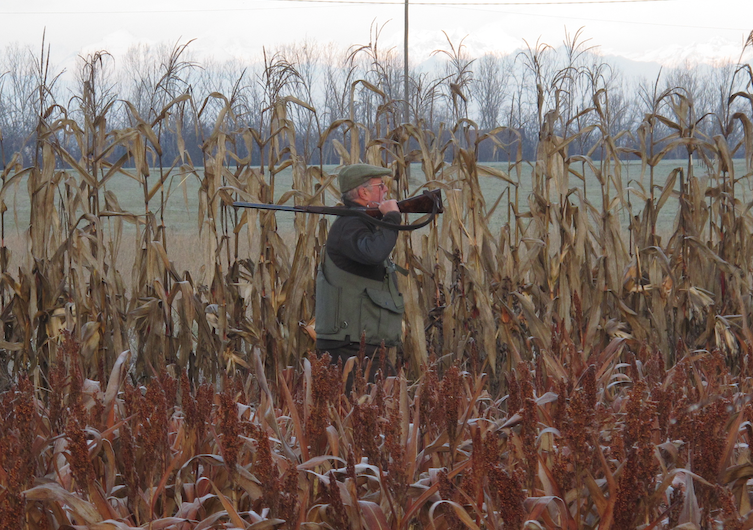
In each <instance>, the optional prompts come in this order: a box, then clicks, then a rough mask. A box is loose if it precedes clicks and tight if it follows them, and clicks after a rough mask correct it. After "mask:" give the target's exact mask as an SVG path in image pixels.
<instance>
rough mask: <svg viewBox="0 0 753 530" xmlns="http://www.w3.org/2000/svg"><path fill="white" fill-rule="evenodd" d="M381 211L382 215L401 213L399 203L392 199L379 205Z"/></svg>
mask: <svg viewBox="0 0 753 530" xmlns="http://www.w3.org/2000/svg"><path fill="white" fill-rule="evenodd" d="M379 211H380V212H382V215H386V214H387V213H388V212H399V211H400V208H398V207H397V201H396V200H395V199H390V200H387V201H382V202H380V203H379Z"/></svg>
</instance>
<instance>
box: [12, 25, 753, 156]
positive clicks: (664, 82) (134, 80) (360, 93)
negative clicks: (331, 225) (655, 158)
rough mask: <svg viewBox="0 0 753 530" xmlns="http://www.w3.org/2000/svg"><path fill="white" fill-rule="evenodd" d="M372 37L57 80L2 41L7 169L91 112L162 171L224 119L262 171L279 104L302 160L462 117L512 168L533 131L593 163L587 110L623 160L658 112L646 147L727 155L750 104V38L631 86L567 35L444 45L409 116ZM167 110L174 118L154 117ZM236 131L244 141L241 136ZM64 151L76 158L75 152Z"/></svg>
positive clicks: (417, 82) (182, 46) (389, 59)
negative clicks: (698, 144)
mask: <svg viewBox="0 0 753 530" xmlns="http://www.w3.org/2000/svg"><path fill="white" fill-rule="evenodd" d="M380 30H381V28H379V27H373V28H372V32H371V35H370V42H369V44H367V45H362V46H353V47H350V48H348V49H341V48H338V47H336V46H335V45H333V44H322V43H317V42H311V41H305V42H300V43H295V44H290V45H286V46H281V47H279V48H278V49H275V50H266V49H264V50H263V51H262V57H261V60H260V61H259V62H257V63H253V64H244V63H243V62H242V61H240V60H238V59H234V60H228V61H216V60H213V59H203V60H201V61H199V60H197V59H196V58H195V55H194V53H193V51H192V50H191V42H190V41H189V42H178V43H176V44H175V45H168V44H162V45H159V46H147V45H146V44H138V45H134V46H132V47H131V48H130V49H129V50H128V51H127V52H126V53H125V55H124V56H123V57H114V56H112V55H111V54H110V53H108V52H107V51H104V50H103V51H98V52H95V53H91V54H87V55H83V56H80V57H79V58H78V61H77V65H76V67H75V71H73V72H65V73H64V72H62V71H60V70H59V69H56V68H55V66H54V65H51V64H50V60H49V51H50V50H49V46H48V47H47V48H45V44H44V43H43V45H42V48H41V51H40V50H35V49H32V48H30V47H22V46H19V45H17V44H11V45H8V46H6V47H5V49H4V50H2V52H0V157H1V159H2V160H1V162H2V167H3V168H4V167H5V166H6V164H7V163H8V162H9V160H10V158H11V156H12V155H13V154H14V153H19V154H20V155H21V157H20V158H21V160H22V161H23V160H27V161H29V160H31V159H32V158H33V157H35V156H39V152H38V149H35V145H37V142H36V134H37V129H38V125H39V120H40V117H41V118H43V119H53V118H56V117H57V118H60V117H61V116H62V117H64V118H65V117H71V118H72V119H73V120H72V121H75V120H76V119H77V118H79V117H82V116H96V117H98V119H100V120H103V124H102V127H101V130H102V131H103V132H105V133H106V132H107V131H113V130H117V129H121V128H124V127H128V126H132V125H133V124H134V123H135V117H136V116H137V117H138V118H140V119H143V120H145V121H147V122H154V123H159V129H158V131H157V134H158V136H159V140H160V144H161V145H162V146H163V152H162V154H161V155H160V156H161V159H160V161H159V163H160V164H167V165H168V166H169V165H171V164H174V163H176V161H180V160H181V159H183V160H182V161H183V162H186V161H190V163H191V164H192V165H194V164H195V165H197V166H198V165H201V157H202V150H201V145H202V143H203V142H205V141H206V139H207V135H209V134H210V131H212V130H213V129H214V128H215V125H216V123H217V121H218V120H221V121H222V122H223V125H224V127H225V128H226V130H228V131H233V132H235V133H241V134H238V135H231V136H228V141H232V142H239V143H241V144H242V145H236V146H235V147H236V152H240V153H245V156H251V160H252V161H253V163H254V164H255V165H262V166H263V164H264V161H263V160H262V153H261V151H260V150H259V147H258V145H255V144H254V142H253V141H251V138H252V137H253V135H254V134H256V135H257V137H261V136H265V135H267V134H269V133H270V131H261V130H260V129H261V128H262V124H263V123H265V119H264V115H265V113H269V112H271V109H272V105H273V103H274V102H275V101H277V100H279V98H281V97H285V98H290V99H291V100H292V101H295V102H296V103H298V104H297V105H294V106H292V107H291V115H290V119H291V120H292V121H293V122H294V125H295V128H296V130H297V131H299V133H298V135H297V137H296V145H295V148H296V150H297V152H298V153H299V154H303V155H304V157H305V159H306V160H307V162H308V163H309V164H320V163H321V164H338V163H339V162H340V156H339V154H338V145H337V140H336V139H335V138H334V137H333V136H332V135H326V134H323V133H324V132H325V131H327V129H329V128H332V127H343V128H347V127H349V126H351V125H350V124H355V123H358V124H362V125H361V126H365V127H366V129H367V130H368V132H369V134H368V135H366V136H365V138H369V137H372V138H378V137H380V136H381V133H382V132H384V131H387V130H392V129H394V128H395V126H396V125H397V124H399V123H406V122H407V123H412V124H415V125H417V126H420V127H422V128H425V129H428V130H431V131H432V132H433V133H434V134H435V137H436V139H437V140H438V141H443V138H446V137H447V136H448V135H449V131H448V127H449V124H457V123H458V122H462V121H465V122H466V123H468V124H469V125H470V126H471V127H472V128H473V130H474V134H475V135H476V136H481V135H483V134H486V133H489V132H492V133H494V134H495V135H496V138H497V141H495V142H493V143H489V142H486V143H484V144H482V145H480V146H479V149H478V156H479V159H481V160H483V161H505V160H512V159H515V158H516V157H517V155H518V154H522V158H523V159H525V160H533V159H535V158H536V153H537V149H538V147H539V141H540V135H541V131H542V130H544V131H549V132H550V133H551V134H554V135H556V136H559V137H566V136H568V135H569V134H568V133H569V132H572V131H573V130H578V131H586V132H585V133H584V134H581V135H579V136H578V140H577V141H576V142H573V143H572V144H571V145H569V146H568V149H569V152H570V153H571V154H584V155H588V156H591V157H593V158H598V157H599V153H598V152H595V153H594V152H591V148H590V146H591V145H593V142H592V141H590V136H591V135H592V134H597V131H596V123H595V122H594V120H595V119H596V118H595V117H594V116H595V114H594V113H593V112H590V111H591V110H593V109H594V108H598V110H599V113H600V114H602V115H603V116H602V117H601V118H600V119H599V126H600V127H602V128H604V126H605V125H606V127H607V128H608V129H609V130H608V131H602V134H609V135H612V136H614V137H615V138H616V141H617V142H618V143H619V144H620V147H623V148H625V149H626V152H629V150H630V148H635V149H639V147H640V143H641V141H642V140H641V137H642V134H643V132H642V130H641V128H642V126H644V125H645V124H644V123H643V118H644V116H645V115H647V114H650V113H656V112H657V111H663V112H665V113H668V114H671V115H673V116H675V117H676V118H677V119H676V120H675V121H674V123H672V124H667V123H662V122H659V123H656V124H654V127H653V131H652V134H654V135H655V137H658V138H660V137H661V136H662V135H665V136H669V135H670V134H672V133H673V132H676V131H675V129H676V126H677V124H679V125H680V127H682V128H683V129H685V130H684V132H682V133H681V134H686V135H690V136H697V135H700V136H704V137H706V138H708V139H709V141H711V139H713V137H714V136H716V135H722V136H724V137H725V138H726V139H728V142H729V143H730V145H735V146H737V148H735V150H734V152H733V153H731V154H732V156H733V157H740V156H743V149H742V143H741V138H742V131H741V130H740V128H739V127H737V128H736V127H735V126H734V125H733V123H734V120H733V116H735V115H736V113H740V112H743V113H745V112H748V113H749V112H750V109H749V104H750V102H748V101H746V100H745V99H744V98H736V97H735V95H736V94H739V93H741V92H744V91H746V90H747V89H748V88H749V87H750V85H751V79H752V78H753V75H751V65H750V64H749V63H745V62H743V60H742V59H743V57H744V56H745V52H746V51H747V50H748V48H749V47H750V45H751V39H748V41H747V42H746V43H745V45H744V46H743V48H742V50H741V55H740V59H739V60H738V61H737V62H734V61H731V60H730V61H726V62H720V63H718V64H715V65H701V66H698V65H690V64H684V65H682V66H678V67H675V68H670V69H666V70H663V71H661V73H660V74H659V76H658V77H657V78H655V79H633V78H628V77H626V76H625V75H623V74H622V73H621V72H620V71H619V69H618V68H616V67H615V66H613V65H610V64H609V63H608V62H607V61H606V60H605V59H604V58H603V57H602V56H600V55H599V53H598V48H597V47H595V46H593V45H591V43H590V41H589V40H588V39H585V38H584V37H583V34H582V31H581V30H579V31H578V32H576V33H575V34H566V35H565V39H564V41H563V43H562V45H560V46H558V47H556V48H555V47H553V46H550V45H548V44H544V43H541V42H536V43H535V44H529V43H527V42H524V46H523V47H522V49H521V50H520V51H519V52H516V53H513V54H509V55H502V54H496V53H490V54H486V55H483V56H481V57H472V56H471V55H470V54H469V52H468V49H467V47H466V46H465V44H464V42H463V41H461V42H459V43H453V42H452V41H451V40H450V39H449V37H448V38H447V44H446V46H445V47H444V48H442V49H438V50H435V51H434V52H433V53H432V55H433V56H436V57H437V58H438V59H440V60H438V61H431V62H430V63H431V64H432V65H433V66H431V67H427V66H425V65H418V66H414V67H413V68H412V69H411V70H410V75H409V94H408V105H407V107H408V109H409V111H408V113H409V115H408V116H405V115H404V111H403V108H404V106H405V105H404V102H405V99H404V94H403V91H404V89H403V86H404V79H403V66H402V56H401V55H400V53H399V51H398V50H396V49H394V48H388V49H384V48H383V47H382V46H381V44H380V42H379V33H380ZM186 96H190V97H186ZM176 100H178V102H177V103H176V104H173V105H171V102H172V103H175V102H176ZM228 103H229V108H230V109H231V111H230V112H228V111H227V110H226V109H227V108H228ZM660 106H663V107H666V108H665V109H660V108H658V107H660ZM167 107H169V108H170V110H169V113H170V116H169V119H168V120H160V119H159V118H160V113H161V112H163V109H166V108H167ZM57 114H59V116H56V115H57ZM589 128H591V129H592V130H593V132H592V133H590V132H588V131H589ZM568 129H569V130H568ZM244 132H245V133H246V135H245V138H247V139H248V141H243V140H242V138H244V135H243V133H244ZM343 134H344V133H343ZM321 138H326V139H325V140H324V141H320V139H321ZM61 141H68V142H71V139H70V137H68V138H67V139H64V138H62V137H61ZM365 141H367V140H364V142H365ZM409 147H410V148H413V147H416V146H415V145H410V146H409ZM68 148H69V150H70V152H71V153H72V154H75V155H79V156H83V155H82V153H81V147H80V144H78V145H77V144H75V143H74V144H73V145H70V146H68ZM674 150H676V151H677V153H676V156H677V157H682V156H685V155H686V154H687V153H685V152H684V151H683V152H681V151H682V148H681V147H676V148H674ZM118 155H119V153H117V152H114V153H112V154H111V155H110V156H112V157H117V156H118ZM188 159H190V160H188ZM155 162H156V161H155ZM178 163H179V162H178Z"/></svg>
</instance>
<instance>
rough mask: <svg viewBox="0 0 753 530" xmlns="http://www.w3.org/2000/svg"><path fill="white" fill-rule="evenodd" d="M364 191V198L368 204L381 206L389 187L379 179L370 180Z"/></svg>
mask: <svg viewBox="0 0 753 530" xmlns="http://www.w3.org/2000/svg"><path fill="white" fill-rule="evenodd" d="M364 189H365V196H363V198H364V200H365V201H366V203H367V204H379V203H381V202H382V201H384V198H385V197H386V196H387V186H386V185H385V184H384V182H383V181H382V179H380V178H378V177H377V178H373V179H370V180H369V182H368V183H367V184H366V185H365V186H364Z"/></svg>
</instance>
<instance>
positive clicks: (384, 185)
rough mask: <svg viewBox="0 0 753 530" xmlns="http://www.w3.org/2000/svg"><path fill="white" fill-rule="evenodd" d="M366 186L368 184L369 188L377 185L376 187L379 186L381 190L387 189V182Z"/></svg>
mask: <svg viewBox="0 0 753 530" xmlns="http://www.w3.org/2000/svg"><path fill="white" fill-rule="evenodd" d="M366 186H368V187H369V188H374V187H376V188H379V189H380V190H386V189H387V184H385V183H384V182H380V183H379V184H366Z"/></svg>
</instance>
